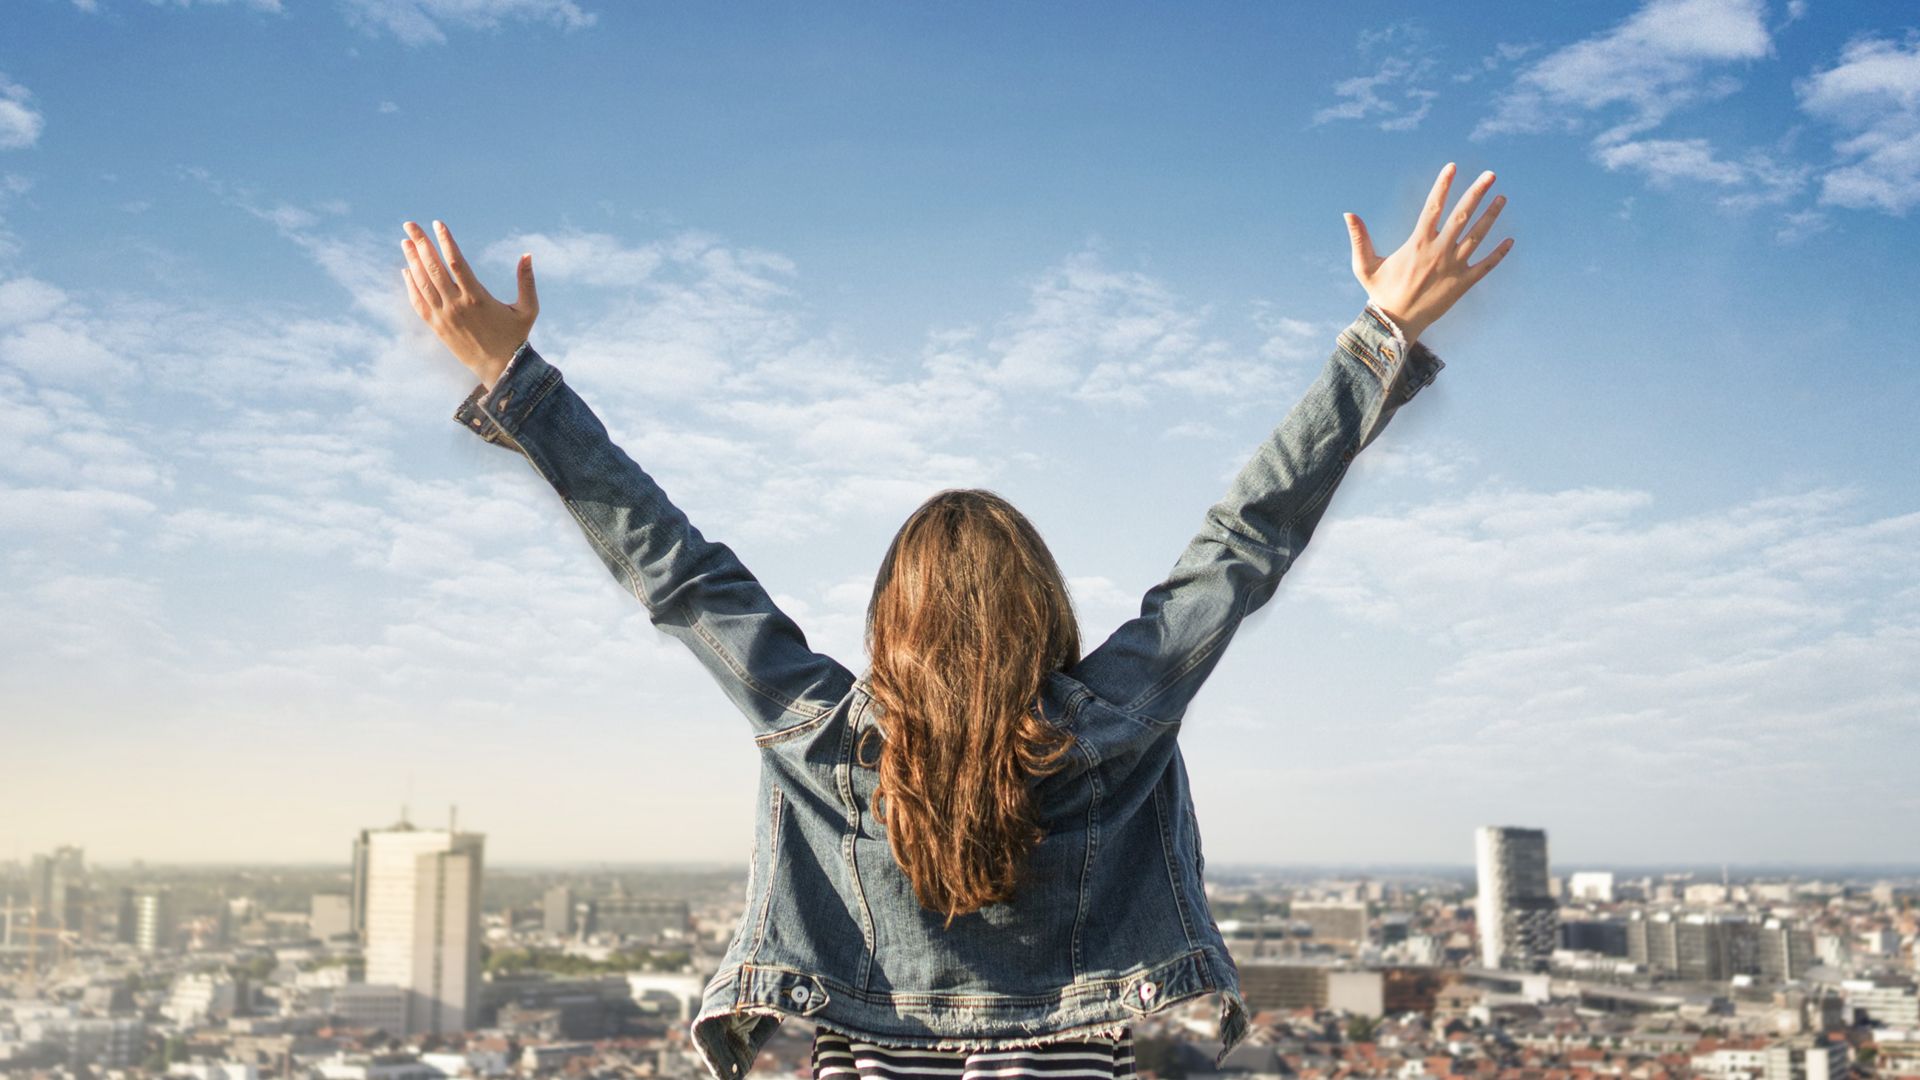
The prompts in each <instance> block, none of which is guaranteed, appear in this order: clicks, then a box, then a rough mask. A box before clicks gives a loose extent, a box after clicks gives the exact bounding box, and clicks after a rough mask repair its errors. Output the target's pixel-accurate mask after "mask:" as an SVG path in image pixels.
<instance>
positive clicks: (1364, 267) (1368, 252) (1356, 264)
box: [1346, 214, 1380, 281]
mask: <svg viewBox="0 0 1920 1080" xmlns="http://www.w3.org/2000/svg"><path fill="white" fill-rule="evenodd" d="M1346 217H1347V236H1348V238H1349V239H1350V240H1352V242H1353V276H1355V277H1357V278H1360V279H1361V280H1363V281H1364V280H1365V279H1366V277H1367V275H1369V274H1371V273H1373V268H1374V265H1375V264H1377V263H1378V262H1379V261H1380V256H1378V255H1376V254H1375V253H1374V250H1373V238H1372V237H1371V236H1368V235H1367V223H1366V222H1364V221H1361V220H1360V215H1359V214H1348V215H1347V216H1346Z"/></svg>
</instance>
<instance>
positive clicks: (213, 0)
mask: <svg viewBox="0 0 1920 1080" xmlns="http://www.w3.org/2000/svg"><path fill="white" fill-rule="evenodd" d="M147 3H149V4H152V5H153V6H154V7H177V8H189V7H228V6H230V5H235V4H237V5H239V6H241V7H250V8H253V9H254V10H256V11H271V12H273V13H275V14H285V13H286V11H285V9H284V8H282V7H281V6H280V0H147ZM82 10H84V11H93V10H95V7H94V6H93V4H92V3H91V0H89V2H88V3H87V4H85V5H83V6H82Z"/></svg>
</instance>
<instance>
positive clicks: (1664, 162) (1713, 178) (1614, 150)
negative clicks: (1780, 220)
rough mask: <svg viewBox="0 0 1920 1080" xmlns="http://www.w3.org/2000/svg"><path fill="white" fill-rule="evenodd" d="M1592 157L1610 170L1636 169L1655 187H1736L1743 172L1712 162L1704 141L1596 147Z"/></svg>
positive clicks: (1726, 163) (1727, 163)
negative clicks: (1683, 183) (1679, 182)
mask: <svg viewBox="0 0 1920 1080" xmlns="http://www.w3.org/2000/svg"><path fill="white" fill-rule="evenodd" d="M1594 157H1595V159H1596V160H1598V161H1599V162H1600V164H1602V165H1604V166H1606V167H1607V168H1608V169H1610V170H1617V169H1637V170H1639V171H1640V172H1643V173H1645V174H1646V175H1647V178H1648V179H1649V181H1651V182H1652V183H1653V185H1654V186H1655V187H1664V186H1666V185H1668V184H1670V183H1672V182H1673V181H1674V180H1675V179H1676V178H1678V179H1686V180H1699V181H1703V182H1705V183H1710V184H1738V183H1741V182H1742V181H1743V180H1744V179H1745V178H1746V170H1744V169H1742V168H1741V167H1740V166H1739V165H1736V164H1734V163H1733V162H1731V161H1723V160H1721V159H1719V158H1716V157H1715V156H1714V154H1713V150H1712V149H1711V148H1710V147H1709V146H1708V145H1707V140H1705V139H1642V140H1639V141H1637V142H1619V143H1612V144H1610V145H1607V146H1602V147H1599V148H1597V149H1596V150H1595V152H1594Z"/></svg>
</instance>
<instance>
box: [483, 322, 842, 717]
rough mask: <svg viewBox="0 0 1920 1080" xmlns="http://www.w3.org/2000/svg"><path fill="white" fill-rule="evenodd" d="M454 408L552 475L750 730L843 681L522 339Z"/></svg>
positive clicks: (822, 708) (608, 560)
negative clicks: (487, 380) (496, 371)
mask: <svg viewBox="0 0 1920 1080" xmlns="http://www.w3.org/2000/svg"><path fill="white" fill-rule="evenodd" d="M453 418H454V419H455V420H456V421H458V422H459V423H460V424H461V425H463V426H465V427H467V428H469V429H470V430H472V431H474V432H477V433H478V434H479V435H480V436H481V437H482V438H484V439H485V440H486V441H488V442H490V443H494V444H496V445H500V446H505V447H508V448H509V449H512V450H514V451H517V452H518V453H519V454H520V455H521V456H522V457H523V458H525V459H526V460H527V462H528V463H529V464H531V465H532V466H533V468H534V470H535V471H536V472H538V473H539V474H540V475H541V477H543V478H544V479H545V480H546V481H547V483H549V484H551V485H552V486H553V489H554V491H555V492H557V493H558V494H559V496H560V500H561V502H562V503H564V504H565V505H566V508H567V509H568V511H570V512H571V513H572V514H573V517H574V520H575V521H577V522H578V523H579V525H580V529H581V531H582V532H583V533H585V534H586V538H587V541H588V543H589V544H591V545H592V547H593V549H594V551H595V552H596V553H597V554H598V555H599V556H600V560H601V561H602V562H604V563H605V564H606V566H607V569H608V570H610V571H612V573H613V576H614V577H615V578H616V579H617V580H619V582H620V583H621V584H622V585H624V586H626V587H627V588H628V589H629V590H631V591H632V592H633V594H634V596H635V597H637V598H638V599H639V600H640V602H641V603H642V604H643V605H645V607H646V609H647V612H648V614H649V616H650V617H651V619H652V621H653V624H654V625H655V626H658V627H659V628H660V629H661V630H663V631H665V632H666V633H668V634H669V635H671V636H673V637H675V638H678V639H680V640H681V641H683V642H685V643H686V644H687V645H688V647H690V648H691V649H692V650H693V652H694V654H695V655H696V656H697V657H698V658H699V659H700V661H701V663H702V664H704V665H705V666H706V668H707V669H708V670H709V671H711V672H712V673H713V675H714V677H715V678H716V679H717V680H719V682H720V685H721V688H722V689H723V690H725V691H726V693H727V696H728V697H729V698H731V699H732V700H733V702H734V704H735V705H737V706H739V708H740V710H741V711H742V712H744V713H745V714H746V716H747V719H748V720H749V722H750V723H751V724H752V727H753V730H754V734H755V736H756V737H757V738H771V737H773V736H775V735H777V734H778V733H779V732H780V731H782V730H783V729H785V728H787V727H790V726H792V725H794V724H798V723H802V722H804V721H806V720H810V719H813V718H815V717H818V716H820V715H822V714H824V713H825V712H827V711H828V710H830V709H831V708H832V707H833V706H834V705H835V704H836V703H837V702H838V701H839V700H840V699H841V698H842V697H844V696H845V695H846V693H847V691H848V690H849V689H851V688H852V685H853V675H852V673H851V672H849V671H847V669H846V668H844V667H842V666H841V665H840V664H839V663H838V662H836V661H835V660H833V659H832V658H831V657H829V656H826V655H824V654H822V653H817V652H815V651H813V649H811V648H809V647H808V645H807V639H806V635H805V634H804V633H802V632H801V630H800V627H799V626H798V625H796V624H795V623H794V621H793V620H792V619H791V618H789V617H788V616H787V615H786V613H785V612H783V611H781V610H780V609H779V607H778V606H776V605H775V604H774V602H773V598H772V597H771V596H769V595H767V591H766V590H765V589H764V588H762V587H761V585H760V582H759V581H758V580H757V579H756V578H755V577H754V576H753V574H751V573H749V572H748V570H747V568H746V567H745V566H744V565H742V564H741V562H740V559H739V558H738V557H737V556H736V555H735V554H734V553H733V550H732V549H731V548H729V547H728V546H727V545H725V544H721V543H715V542H713V541H711V540H708V539H707V538H706V537H704V536H702V535H701V534H700V530H699V529H697V528H695V527H694V526H693V524H692V523H691V522H689V521H688V520H687V517H686V515H685V514H684V513H682V512H681V510H680V508H679V507H677V506H675V505H674V504H673V503H672V502H671V501H670V500H668V498H667V495H666V492H664V491H662V490H661V488H660V486H659V485H658V484H657V483H655V482H654V480H653V478H652V477H651V476H648V475H647V473H646V472H645V471H644V470H642V469H641V468H640V466H639V465H637V464H635V463H634V461H633V459H632V458H630V457H628V456H627V453H626V451H624V450H622V449H621V448H620V447H619V446H616V445H615V444H614V443H613V441H612V440H611V439H610V438H609V437H608V435H607V429H606V426H605V425H604V424H602V423H601V422H600V418H599V417H597V416H595V415H594V413H593V410H591V409H589V408H588V407H587V403H586V402H585V401H583V400H582V399H581V397H580V395H579V394H578V393H576V392H575V391H574V390H573V388H572V387H571V386H569V385H568V384H567V382H566V380H565V379H563V378H562V377H561V373H560V369H559V368H557V367H555V366H553V365H552V364H549V363H547V361H546V360H545V359H543V358H542V357H541V356H540V354H539V353H538V352H536V351H534V349H533V346H532V345H530V344H525V343H523V344H521V345H520V347H519V348H518V349H517V350H515V352H514V354H513V357H512V359H510V360H509V361H508V362H507V366H506V368H505V369H504V370H503V371H502V372H501V375H500V378H499V379H497V380H496V381H495V382H494V385H493V388H492V390H490V391H489V390H488V389H487V387H486V386H485V384H481V385H477V386H475V387H474V388H473V391H472V392H471V393H469V394H468V395H467V398H466V400H465V401H463V402H461V403H460V406H459V408H458V409H456V410H455V411H454V414H453Z"/></svg>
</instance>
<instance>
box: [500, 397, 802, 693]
mask: <svg viewBox="0 0 1920 1080" xmlns="http://www.w3.org/2000/svg"><path fill="white" fill-rule="evenodd" d="M550 381H552V382H554V383H557V382H558V381H559V379H558V378H557V377H552V378H551V379H550ZM544 398H545V395H544V394H542V395H541V398H539V399H536V400H535V401H534V404H535V405H537V404H539V402H540V400H542V399H544ZM527 409H528V411H532V409H533V406H532V405H529V406H527ZM563 433H564V434H565V435H566V437H567V438H569V439H571V440H573V445H574V446H575V447H576V448H578V449H582V450H585V449H587V447H586V446H584V445H583V444H582V443H581V442H580V440H579V436H578V435H577V434H575V433H574V432H572V431H570V430H568V431H564V432H563ZM548 482H549V483H552V480H551V479H549V480H548ZM553 486H554V488H555V489H556V490H558V488H559V485H558V484H554V485H553ZM560 497H561V500H562V501H563V502H565V503H566V505H567V509H568V510H569V511H570V512H571V513H572V514H573V516H574V519H575V520H577V521H579V522H580V526H581V528H582V529H584V530H586V532H587V535H588V536H590V537H592V539H593V542H594V544H595V546H597V547H599V548H600V549H601V550H602V551H604V552H606V553H607V554H608V555H610V556H611V557H612V558H613V559H614V560H616V561H617V562H619V564H620V565H621V566H622V567H624V568H625V569H626V572H627V588H628V590H629V591H631V592H632V593H633V596H634V599H636V600H638V601H640V606H641V607H643V608H645V609H646V610H647V614H648V615H649V616H651V617H652V618H653V621H655V622H658V621H659V620H660V618H661V616H662V612H661V610H660V609H659V607H657V606H656V605H655V604H653V603H652V602H651V601H649V600H648V599H647V595H646V590H645V589H644V588H642V587H641V584H640V569H639V568H638V567H636V566H634V565H633V560H632V559H630V558H628V557H627V553H626V552H624V551H622V550H620V549H619V548H618V547H617V546H615V545H614V544H613V543H612V542H611V541H609V540H608V539H607V538H606V536H605V534H603V533H601V531H600V530H599V529H598V528H596V527H595V526H594V524H593V522H592V521H591V520H590V519H589V518H588V517H587V516H586V515H585V514H584V513H582V512H581V510H580V508H579V505H578V501H577V500H576V499H574V498H573V496H571V495H568V494H565V493H562V494H561V496H560ZM672 611H673V606H669V607H668V608H667V609H666V614H671V613H672ZM687 626H688V628H689V629H691V630H692V631H693V632H694V634H695V635H696V636H698V637H699V638H700V640H701V641H703V642H705V643H706V644H707V647H708V648H709V649H711V650H713V652H714V655H716V656H718V657H719V658H720V662H721V663H723V664H725V665H726V666H727V670H728V671H731V672H733V674H734V675H735V677H737V678H738V679H739V680H740V682H741V684H742V685H743V686H745V687H746V688H747V689H749V690H752V691H753V692H755V693H756V694H759V695H760V696H761V697H763V698H766V699H767V700H768V701H771V702H773V703H774V704H775V705H778V706H780V708H781V710H782V711H783V712H799V713H801V714H802V715H804V716H806V717H807V718H809V719H814V718H817V717H819V716H821V715H823V714H824V713H826V712H827V711H828V710H830V709H831V708H832V706H811V705H803V704H801V703H800V702H798V701H795V700H794V699H792V698H789V697H787V696H786V695H785V694H782V693H779V692H778V691H775V690H773V689H772V688H770V687H768V686H766V685H765V684H763V683H761V682H760V680H759V679H757V678H755V677H754V676H753V674H752V673H750V672H748V671H747V670H746V668H745V667H744V666H743V665H742V664H741V663H740V662H739V661H738V660H736V659H735V658H734V656H733V654H732V653H730V652H728V651H727V650H726V649H725V648H724V647H722V646H721V645H720V642H719V640H718V639H717V638H715V637H714V636H713V634H712V632H711V631H709V630H707V628H706V627H704V626H702V625H701V623H700V615H699V613H698V612H694V613H692V616H691V617H690V618H688V619H687ZM816 709H817V710H818V711H815V710H816ZM782 730H784V729H782Z"/></svg>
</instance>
